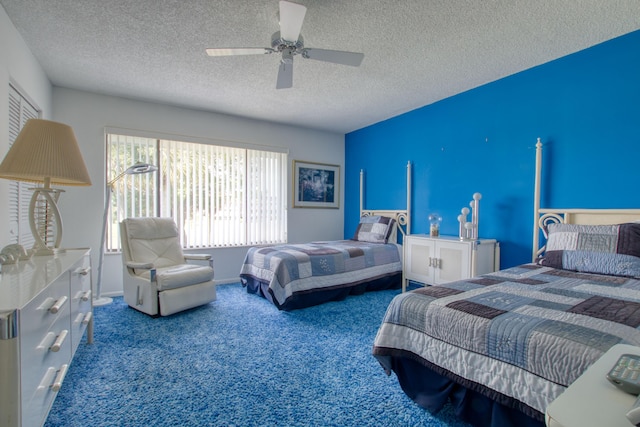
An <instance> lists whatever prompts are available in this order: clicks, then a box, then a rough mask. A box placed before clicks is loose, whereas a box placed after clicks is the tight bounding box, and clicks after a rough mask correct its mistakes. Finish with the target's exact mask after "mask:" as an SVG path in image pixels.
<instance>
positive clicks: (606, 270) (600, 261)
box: [537, 251, 640, 278]
mask: <svg viewBox="0 0 640 427" xmlns="http://www.w3.org/2000/svg"><path fill="white" fill-rule="evenodd" d="M537 263H538V264H540V265H543V266H546V267H552V268H558V269H561V270H572V271H579V272H581V273H596V274H606V275H609V276H625V277H634V278H640V258H638V257H635V256H633V255H625V254H615V253H606V252H590V251H547V252H546V253H545V255H544V257H542V258H540V259H538V262H537Z"/></svg>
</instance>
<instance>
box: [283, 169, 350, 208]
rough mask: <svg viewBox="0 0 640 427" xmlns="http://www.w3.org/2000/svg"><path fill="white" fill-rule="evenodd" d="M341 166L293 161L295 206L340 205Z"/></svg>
mask: <svg viewBox="0 0 640 427" xmlns="http://www.w3.org/2000/svg"><path fill="white" fill-rule="evenodd" d="M339 190H340V166H336V165H325V164H322V163H311V162H301V161H299V160H294V161H293V207H294V208H334V209H338V208H339V207H340V192H339Z"/></svg>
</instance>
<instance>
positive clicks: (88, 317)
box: [82, 311, 93, 325]
mask: <svg viewBox="0 0 640 427" xmlns="http://www.w3.org/2000/svg"><path fill="white" fill-rule="evenodd" d="M92 317H93V312H91V311H90V312H88V313H87V314H86V315H85V316H84V319H83V320H82V324H83V325H87V324H89V322H91V318H92Z"/></svg>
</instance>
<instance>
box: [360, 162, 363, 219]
mask: <svg viewBox="0 0 640 427" xmlns="http://www.w3.org/2000/svg"><path fill="white" fill-rule="evenodd" d="M363 210H364V169H360V216H362V211H363Z"/></svg>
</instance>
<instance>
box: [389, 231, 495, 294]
mask: <svg viewBox="0 0 640 427" xmlns="http://www.w3.org/2000/svg"><path fill="white" fill-rule="evenodd" d="M403 246H404V268H403V272H404V279H403V281H402V291H403V292H404V290H405V289H406V286H407V284H408V282H409V281H414V282H420V283H424V284H429V285H438V284H441V283H447V282H453V281H456V280H462V279H468V278H470V277H474V276H478V275H480V274H487V273H491V272H494V271H496V270H499V269H500V246H499V245H498V242H497V241H496V240H494V239H478V240H460V238H458V237H457V236H439V237H430V236H429V235H427V234H410V235H408V236H406V237H405V241H404V245H403Z"/></svg>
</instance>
